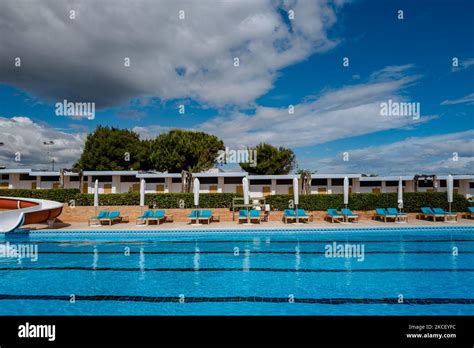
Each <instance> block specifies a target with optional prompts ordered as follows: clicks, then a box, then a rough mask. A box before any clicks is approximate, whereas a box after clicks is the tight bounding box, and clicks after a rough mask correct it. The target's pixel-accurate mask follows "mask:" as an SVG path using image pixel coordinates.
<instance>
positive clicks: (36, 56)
mask: <svg viewBox="0 0 474 348" xmlns="http://www.w3.org/2000/svg"><path fill="white" fill-rule="evenodd" d="M339 3H341V2H339ZM280 6H281V7H280ZM337 7H338V5H337V4H336V5H334V4H328V2H327V1H322V0H321V1H304V0H303V1H296V0H294V1H285V2H283V3H281V2H278V1H272V0H239V1H215V0H200V1H186V0H175V1H169V0H140V1H134V2H130V1H129V0H102V1H88V0H77V1H74V2H67V1H62V0H50V1H43V2H34V4H33V3H32V2H31V1H29V0H3V1H1V2H0V23H1V24H2V28H3V29H2V31H3V30H4V31H5V35H1V36H0V46H1V47H2V50H1V51H0V59H1V60H3V61H4V62H12V64H11V65H10V66H9V67H7V68H6V69H4V70H2V71H0V79H1V80H2V81H4V82H7V83H9V84H13V85H16V86H18V87H20V88H22V89H24V90H27V91H29V92H33V94H35V95H38V96H40V97H46V98H48V99H52V100H63V99H68V100H71V101H74V100H79V101H94V102H96V103H97V106H98V107H99V108H100V107H103V106H115V105H118V104H124V103H126V102H127V101H129V100H130V99H131V98H146V97H153V96H157V97H159V98H161V99H165V100H167V99H174V98H193V99H196V100H199V101H201V102H204V103H210V104H213V105H224V104H236V105H245V104H248V103H252V102H253V101H254V100H255V98H257V97H258V96H261V95H263V94H265V93H266V92H267V91H268V90H269V89H271V88H272V84H273V81H274V79H275V78H276V76H277V71H278V70H279V69H282V68H284V67H286V66H289V65H292V64H294V63H296V62H298V61H301V60H303V59H306V58H307V57H309V56H310V55H311V54H313V53H315V52H322V51H326V50H328V49H330V48H331V47H333V46H334V45H335V44H336V43H337V41H336V40H333V39H331V38H329V37H328V36H327V29H328V28H329V27H331V26H332V25H333V24H334V23H335V22H336V14H335V8H337ZM282 8H286V9H287V10H288V9H289V8H291V9H293V10H294V11H295V19H294V20H293V21H291V28H292V30H290V29H289V26H288V25H287V24H286V23H285V21H284V20H283V18H282V15H281V14H280V13H279V10H280V9H282ZM70 10H75V11H76V19H73V20H72V19H70V18H69V14H70V13H69V11H70ZM180 10H184V11H185V19H184V20H180V19H179V18H178V14H179V11H180ZM13 57H20V58H21V59H22V66H21V68H15V67H14V66H13ZM125 57H129V58H130V60H131V66H130V67H128V68H126V67H124V58H125ZM234 57H238V58H239V59H240V67H238V68H236V67H234V66H233V59H234Z"/></svg>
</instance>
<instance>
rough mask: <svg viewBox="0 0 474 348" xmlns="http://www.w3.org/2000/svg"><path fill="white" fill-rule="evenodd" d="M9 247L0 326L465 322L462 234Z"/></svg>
mask: <svg viewBox="0 0 474 348" xmlns="http://www.w3.org/2000/svg"><path fill="white" fill-rule="evenodd" d="M346 245H348V246H351V248H353V249H351V250H352V251H353V253H352V254H350V253H349V249H347V252H346V253H342V252H340V250H341V249H337V248H341V246H342V248H346ZM20 246H29V247H31V248H32V249H30V250H34V248H37V253H36V254H35V255H36V257H37V259H36V258H35V257H34V255H32V254H29V255H23V257H22V258H18V257H17V256H14V253H10V255H9V256H8V257H7V256H6V253H5V252H4V253H3V254H1V253H0V254H1V255H3V257H1V256H0V279H1V282H0V315H473V314H474V292H473V290H472V289H473V286H474V227H453V228H446V227H445V228H424V229H419V228H418V229H410V228H399V229H392V230H376V229H347V230H334V229H332V230H329V229H328V230H300V231H296V230H292V231H277V230H274V231H271V230H267V231H261V230H259V231H256V230H254V231H251V230H247V231H244V232H242V231H221V232H216V231H213V232H212V231H208V232H203V231H199V232H197V233H185V232H184V231H183V232H182V233H178V234H176V233H166V232H162V231H160V232H158V231H157V232H155V233H150V231H147V232H145V231H143V232H135V233H131V232H130V233H123V232H120V233H118V232H116V233H105V232H97V233H86V232H74V233H72V232H69V233H65V232H64V233H53V232H51V233H39V232H33V233H30V234H29V235H15V236H10V235H9V236H0V252H1V251H2V250H3V251H5V250H10V251H11V250H12V249H14V248H18V247H20ZM333 247H336V250H339V254H338V253H331V254H329V253H328V252H327V251H328V250H329V251H332V250H330V249H329V248H333ZM16 250H18V249H16ZM12 255H13V256H12ZM329 256H332V257H329Z"/></svg>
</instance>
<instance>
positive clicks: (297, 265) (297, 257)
mask: <svg viewBox="0 0 474 348" xmlns="http://www.w3.org/2000/svg"><path fill="white" fill-rule="evenodd" d="M300 264H301V254H300V245H299V244H297V245H296V247H295V270H297V271H298V270H299V269H300Z"/></svg>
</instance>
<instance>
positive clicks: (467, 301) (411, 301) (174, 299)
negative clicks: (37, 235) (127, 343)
mask: <svg viewBox="0 0 474 348" xmlns="http://www.w3.org/2000/svg"><path fill="white" fill-rule="evenodd" d="M70 299H71V298H70V296H69V295H67V296H66V295H9V294H0V301H5V300H7V301H8V300H10V301H11V300H22V301H24V300H42V301H44V300H49V301H67V302H69V301H70ZM75 301H76V302H77V301H119V302H158V303H163V302H166V303H179V304H184V303H216V302H260V303H262V302H263V303H288V304H292V303H290V302H289V299H288V298H287V297H260V296H226V297H178V296H121V295H75ZM398 301H399V299H398V298H344V297H342V298H297V297H295V298H294V303H301V304H328V305H340V304H397V305H400V304H403V305H433V304H464V305H472V304H474V298H404V299H403V302H402V303H399V302H398Z"/></svg>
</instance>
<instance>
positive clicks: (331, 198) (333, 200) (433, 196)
mask: <svg viewBox="0 0 474 348" xmlns="http://www.w3.org/2000/svg"><path fill="white" fill-rule="evenodd" d="M397 197H398V196H397V193H354V194H351V195H350V196H349V205H348V206H349V207H350V208H351V209H352V210H374V209H375V208H389V207H395V208H396V207H397V206H398V202H397ZM292 199H293V195H273V196H268V197H267V203H269V204H270V206H271V207H272V209H274V210H284V209H286V208H288V205H289V201H290V200H292ZM343 202H344V196H343V195H342V194H331V195H301V196H300V197H299V206H298V207H299V208H302V209H306V210H326V209H329V208H338V209H340V208H343V207H344V203H343ZM468 205H469V203H468V201H467V199H466V198H465V197H464V196H463V195H459V194H455V195H454V197H453V203H452V208H451V209H452V210H453V211H466V210H467V206H468ZM421 207H440V208H443V209H448V202H447V197H446V193H445V192H407V193H404V194H403V210H404V211H405V212H419V211H420V208H421Z"/></svg>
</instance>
